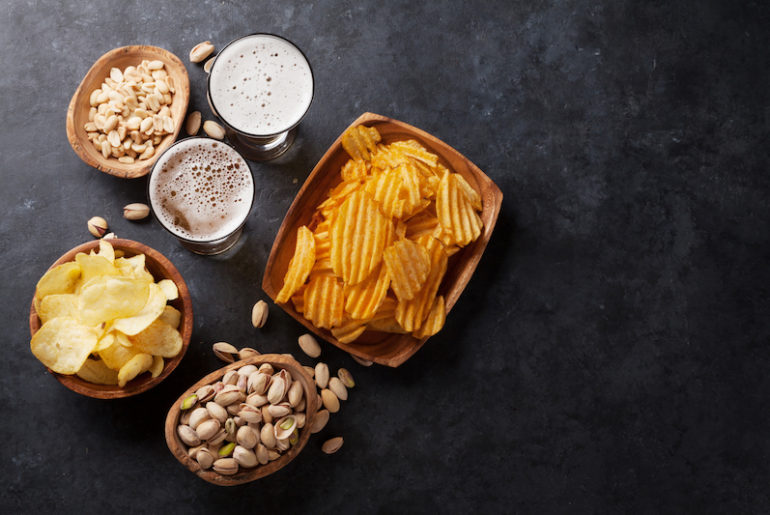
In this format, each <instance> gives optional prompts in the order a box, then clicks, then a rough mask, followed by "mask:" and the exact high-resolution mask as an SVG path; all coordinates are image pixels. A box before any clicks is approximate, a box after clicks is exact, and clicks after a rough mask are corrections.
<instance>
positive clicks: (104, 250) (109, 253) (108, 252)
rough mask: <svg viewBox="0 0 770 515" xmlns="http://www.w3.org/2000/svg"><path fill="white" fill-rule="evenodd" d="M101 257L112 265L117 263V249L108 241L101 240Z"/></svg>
mask: <svg viewBox="0 0 770 515" xmlns="http://www.w3.org/2000/svg"><path fill="white" fill-rule="evenodd" d="M99 255H100V256H102V257H105V258H107V261H109V262H110V263H112V262H113V261H115V249H114V248H112V245H111V244H110V242H108V241H107V240H99Z"/></svg>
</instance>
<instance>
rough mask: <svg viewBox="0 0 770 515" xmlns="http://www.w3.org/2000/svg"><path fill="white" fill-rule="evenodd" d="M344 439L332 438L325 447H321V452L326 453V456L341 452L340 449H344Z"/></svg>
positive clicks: (324, 444) (339, 437)
mask: <svg viewBox="0 0 770 515" xmlns="http://www.w3.org/2000/svg"><path fill="white" fill-rule="evenodd" d="M343 441H344V440H343V439H342V437H341V436H337V437H335V438H330V439H328V440H326V441H325V442H324V443H323V445H321V450H322V451H323V452H325V453H326V454H334V453H335V452H337V451H339V450H340V447H342V443H343Z"/></svg>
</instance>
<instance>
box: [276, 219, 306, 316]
mask: <svg viewBox="0 0 770 515" xmlns="http://www.w3.org/2000/svg"><path fill="white" fill-rule="evenodd" d="M313 263H315V239H314V237H313V233H312V232H310V229H308V228H307V226H304V225H303V226H302V227H300V228H299V229H297V244H296V246H295V247H294V257H292V258H291V261H290V262H289V269H288V270H287V271H286V275H285V276H284V278H283V287H282V288H281V291H279V292H278V295H276V297H275V301H276V302H280V303H282V304H283V303H284V302H288V300H289V299H290V298H291V296H292V295H293V294H294V292H295V291H297V290H298V289H299V288H300V287H301V286H302V285H303V284H305V281H306V280H307V276H308V275H310V271H311V270H312V269H313Z"/></svg>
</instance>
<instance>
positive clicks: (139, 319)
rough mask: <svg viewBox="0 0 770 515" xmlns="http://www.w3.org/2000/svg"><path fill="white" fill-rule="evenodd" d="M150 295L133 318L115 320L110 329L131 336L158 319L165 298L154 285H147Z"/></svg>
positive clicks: (157, 286)
mask: <svg viewBox="0 0 770 515" xmlns="http://www.w3.org/2000/svg"><path fill="white" fill-rule="evenodd" d="M147 287H148V288H149V290H150V293H149V295H148V297H147V302H146V303H145V304H144V307H142V310H141V311H139V313H137V314H136V315H134V316H131V317H125V318H116V319H115V320H114V321H113V322H112V327H113V328H114V329H116V330H118V331H120V332H122V333H124V334H127V335H128V336H133V335H135V334H137V333H139V332H141V331H144V330H145V329H146V328H147V327H148V326H149V325H150V324H151V323H152V322H153V321H154V320H155V319H156V318H158V317H159V316H160V315H161V314H162V313H163V310H164V308H165V306H166V296H165V295H164V294H163V290H162V289H161V287H160V286H159V285H157V284H155V283H150V284H149V285H147Z"/></svg>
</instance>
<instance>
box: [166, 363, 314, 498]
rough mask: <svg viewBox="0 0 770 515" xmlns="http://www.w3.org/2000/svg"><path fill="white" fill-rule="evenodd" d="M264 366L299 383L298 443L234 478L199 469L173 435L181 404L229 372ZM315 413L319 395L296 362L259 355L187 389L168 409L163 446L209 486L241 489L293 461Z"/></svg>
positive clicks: (306, 435)
mask: <svg viewBox="0 0 770 515" xmlns="http://www.w3.org/2000/svg"><path fill="white" fill-rule="evenodd" d="M263 363H270V364H271V365H273V368H275V369H286V370H287V371H289V373H290V374H291V375H292V378H293V379H294V380H296V381H299V382H300V383H302V389H303V390H304V395H305V399H306V401H305V402H306V408H305V410H306V415H305V427H303V428H302V429H300V430H299V441H298V442H297V444H296V445H295V446H293V447H291V448H290V449H289V450H288V451H286V452H285V453H284V454H283V455H282V456H281V457H280V458H278V459H277V460H275V461H271V462H269V463H267V464H265V465H260V466H257V467H255V468H252V469H240V470H239V471H238V473H237V474H234V475H232V476H223V475H221V474H218V473H216V472H214V471H213V470H211V469H209V470H203V469H201V467H200V466H199V465H198V462H197V461H195V460H194V459H192V458H191V457H189V456H188V455H187V446H186V445H185V444H184V443H182V440H180V439H179V435H178V434H177V432H176V428H177V426H178V425H179V417H180V415H181V413H182V410H181V408H180V406H181V405H182V401H183V400H184V399H186V398H187V397H189V396H190V395H192V394H193V393H195V392H196V390H198V388H200V387H201V386H204V385H207V384H212V383H215V382H216V381H218V380H219V379H220V378H221V377H222V376H224V375H225V373H227V371H228V370H233V369H236V368H240V367H242V366H244V365H249V364H252V365H256V366H257V367H259V365H261V364H263ZM317 410H318V393H317V392H316V387H315V382H313V379H312V378H311V377H310V376H309V375H308V374H307V372H305V370H304V369H303V368H302V365H300V364H299V363H298V362H297V361H295V360H294V359H292V358H289V357H287V356H283V355H281V354H262V355H259V356H252V357H250V358H247V359H242V360H240V361H236V362H235V363H232V364H230V365H227V366H226V367H222V368H220V369H219V370H216V371H214V372H212V373H210V374H209V375H207V376H206V377H204V378H203V379H201V380H200V381H198V382H197V383H195V384H194V385H192V386H191V387H190V388H188V389H187V390H186V391H185V392H184V393H183V394H182V395H180V396H179V398H178V399H177V400H176V402H174V405H173V406H171V409H170V410H169V411H168V415H167V416H166V428H165V432H166V444H167V445H168V449H169V450H170V451H171V453H172V454H173V455H174V457H175V458H176V459H177V460H179V462H180V463H181V464H182V465H184V466H185V467H187V468H188V469H189V470H190V471H191V472H193V473H194V474H195V475H197V476H198V477H200V478H202V479H205V480H206V481H208V482H209V483H212V484H215V485H219V486H233V485H240V484H242V483H248V482H250V481H255V480H257V479H260V478H263V477H265V476H268V475H270V474H272V473H273V472H275V471H277V470H279V469H281V468H283V467H285V466H286V465H287V464H288V463H289V462H290V461H291V460H293V459H294V458H295V457H296V456H297V455H298V454H299V453H300V452H301V451H302V449H303V448H304V447H305V444H307V441H308V439H310V426H311V425H312V422H313V417H314V416H315V413H316V411H317Z"/></svg>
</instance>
